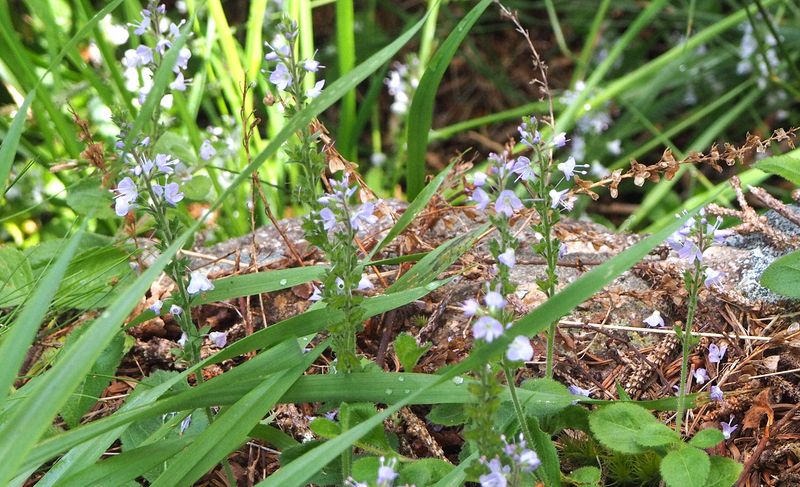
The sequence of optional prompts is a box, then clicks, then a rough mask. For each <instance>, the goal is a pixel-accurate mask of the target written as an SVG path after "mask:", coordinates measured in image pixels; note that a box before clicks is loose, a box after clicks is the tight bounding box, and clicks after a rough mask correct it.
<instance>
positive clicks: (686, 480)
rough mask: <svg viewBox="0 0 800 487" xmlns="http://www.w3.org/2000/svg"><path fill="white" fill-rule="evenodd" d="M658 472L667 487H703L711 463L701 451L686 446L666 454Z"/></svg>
mask: <svg viewBox="0 0 800 487" xmlns="http://www.w3.org/2000/svg"><path fill="white" fill-rule="evenodd" d="M659 470H660V471H661V478H663V479H664V482H666V484H667V485H668V486H669V487H704V486H705V485H706V480H707V479H708V474H709V471H710V470H711V461H710V460H709V458H708V454H707V453H706V452H704V451H703V450H698V449H697V448H694V447H691V446H687V447H684V448H679V449H677V450H671V451H670V452H669V453H667V455H666V456H665V457H664V458H663V459H662V460H661V467H660V468H659Z"/></svg>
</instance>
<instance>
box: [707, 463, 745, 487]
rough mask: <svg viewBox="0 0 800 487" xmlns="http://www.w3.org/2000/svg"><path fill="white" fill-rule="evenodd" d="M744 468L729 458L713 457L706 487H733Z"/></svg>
mask: <svg viewBox="0 0 800 487" xmlns="http://www.w3.org/2000/svg"><path fill="white" fill-rule="evenodd" d="M743 468H744V467H743V466H742V464H741V463H738V462H735V461H733V460H731V459H730V458H727V457H720V456H716V455H715V456H712V457H711V470H710V471H709V474H708V483H707V484H706V485H705V487H731V486H732V485H733V484H735V483H736V481H737V480H739V476H740V475H742V469H743Z"/></svg>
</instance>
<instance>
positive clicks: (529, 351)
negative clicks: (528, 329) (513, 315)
mask: <svg viewBox="0 0 800 487" xmlns="http://www.w3.org/2000/svg"><path fill="white" fill-rule="evenodd" d="M506 358H507V359H508V360H510V361H512V362H518V361H521V362H527V361H529V360H530V359H532V358H533V347H531V341H530V340H529V339H528V337H526V336H522V335H520V336H518V337H516V338H515V339H514V340H513V341H512V342H511V343H510V344H509V345H508V350H507V351H506Z"/></svg>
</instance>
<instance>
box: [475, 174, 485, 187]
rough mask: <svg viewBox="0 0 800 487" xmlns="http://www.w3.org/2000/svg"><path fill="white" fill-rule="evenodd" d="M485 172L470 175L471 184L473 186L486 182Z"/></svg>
mask: <svg viewBox="0 0 800 487" xmlns="http://www.w3.org/2000/svg"><path fill="white" fill-rule="evenodd" d="M486 177H487V176H486V173H485V172H476V173H475V174H474V175H473V176H472V184H474V185H475V186H483V185H484V184H486Z"/></svg>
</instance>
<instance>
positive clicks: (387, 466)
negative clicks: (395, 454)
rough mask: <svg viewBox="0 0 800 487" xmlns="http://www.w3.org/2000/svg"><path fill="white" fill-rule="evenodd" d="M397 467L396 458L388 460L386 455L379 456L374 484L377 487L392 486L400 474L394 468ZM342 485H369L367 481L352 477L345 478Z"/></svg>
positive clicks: (364, 486)
mask: <svg viewBox="0 0 800 487" xmlns="http://www.w3.org/2000/svg"><path fill="white" fill-rule="evenodd" d="M396 468H397V459H396V458H390V459H389V460H388V461H387V460H386V457H380V466H379V467H378V474H377V476H376V477H375V482H374V485H376V486H377V487H392V485H393V484H394V481H395V479H397V477H398V476H399V475H400V474H398V473H397V471H396V470H395V469H396ZM344 485H345V486H347V487H370V485H371V484H370V483H369V482H356V481H355V480H353V479H352V478H349V479H347V480H345V482H344Z"/></svg>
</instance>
